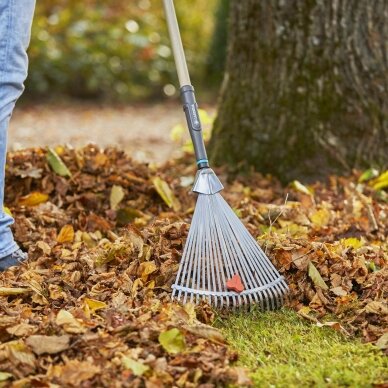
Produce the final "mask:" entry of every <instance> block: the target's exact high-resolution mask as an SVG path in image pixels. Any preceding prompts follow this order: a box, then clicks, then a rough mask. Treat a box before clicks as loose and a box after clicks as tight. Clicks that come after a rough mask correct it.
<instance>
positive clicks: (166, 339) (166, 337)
mask: <svg viewBox="0 0 388 388" xmlns="http://www.w3.org/2000/svg"><path fill="white" fill-rule="evenodd" d="M159 343H160V344H161V345H162V346H163V348H164V350H166V351H167V352H168V353H170V354H177V353H180V352H183V351H184V350H185V349H186V342H185V337H184V335H183V334H182V333H181V332H180V331H179V330H178V329H177V328H173V329H171V330H167V331H164V332H162V333H160V334H159Z"/></svg>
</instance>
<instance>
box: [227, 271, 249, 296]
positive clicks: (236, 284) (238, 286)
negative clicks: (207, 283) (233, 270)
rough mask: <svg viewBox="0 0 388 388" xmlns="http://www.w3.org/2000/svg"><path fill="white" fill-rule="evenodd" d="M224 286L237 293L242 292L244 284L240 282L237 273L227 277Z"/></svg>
mask: <svg viewBox="0 0 388 388" xmlns="http://www.w3.org/2000/svg"><path fill="white" fill-rule="evenodd" d="M226 288H227V289H228V290H229V291H235V292H238V293H240V292H243V291H244V289H245V288H244V285H243V284H242V281H241V278H240V275H238V274H236V275H233V277H232V279H229V280H228V281H227V282H226Z"/></svg>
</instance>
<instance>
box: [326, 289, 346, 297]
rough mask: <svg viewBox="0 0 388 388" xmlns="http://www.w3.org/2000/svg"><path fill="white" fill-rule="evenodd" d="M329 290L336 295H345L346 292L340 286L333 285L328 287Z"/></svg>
mask: <svg viewBox="0 0 388 388" xmlns="http://www.w3.org/2000/svg"><path fill="white" fill-rule="evenodd" d="M330 291H331V292H332V293H333V294H334V295H337V296H345V295H347V292H346V291H345V290H344V289H343V288H342V287H333V288H330Z"/></svg>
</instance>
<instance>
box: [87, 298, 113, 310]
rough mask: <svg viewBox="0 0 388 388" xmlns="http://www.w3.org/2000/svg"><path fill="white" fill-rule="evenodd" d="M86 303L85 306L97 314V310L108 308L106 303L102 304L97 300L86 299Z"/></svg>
mask: <svg viewBox="0 0 388 388" xmlns="http://www.w3.org/2000/svg"><path fill="white" fill-rule="evenodd" d="M84 302H85V305H87V307H88V309H89V310H90V311H91V312H92V313H94V312H96V311H97V310H101V309H105V308H107V307H108V305H107V304H106V303H105V302H101V301H99V300H95V299H89V298H85V299H84Z"/></svg>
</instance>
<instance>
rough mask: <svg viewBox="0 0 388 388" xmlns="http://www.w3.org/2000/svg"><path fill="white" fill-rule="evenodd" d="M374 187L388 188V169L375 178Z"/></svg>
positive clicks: (379, 188)
mask: <svg viewBox="0 0 388 388" xmlns="http://www.w3.org/2000/svg"><path fill="white" fill-rule="evenodd" d="M371 183H372V187H373V188H374V189H375V190H382V189H385V188H388V170H387V171H385V172H383V173H382V174H381V175H380V176H378V177H377V178H376V179H374V180H373V181H372V182H371Z"/></svg>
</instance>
